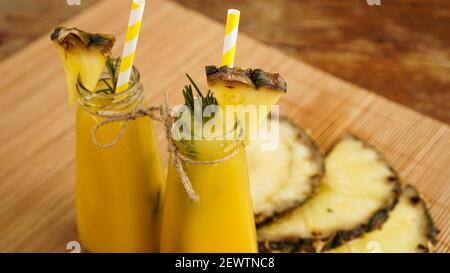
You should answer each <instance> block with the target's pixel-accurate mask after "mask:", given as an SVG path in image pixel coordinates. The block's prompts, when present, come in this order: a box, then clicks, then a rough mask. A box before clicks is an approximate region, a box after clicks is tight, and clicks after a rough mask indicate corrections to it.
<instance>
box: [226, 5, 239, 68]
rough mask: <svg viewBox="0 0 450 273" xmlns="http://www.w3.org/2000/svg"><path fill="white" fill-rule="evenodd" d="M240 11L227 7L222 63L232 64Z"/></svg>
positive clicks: (230, 65)
mask: <svg viewBox="0 0 450 273" xmlns="http://www.w3.org/2000/svg"><path fill="white" fill-rule="evenodd" d="M240 15H241V12H240V11H239V10H237V9H229V10H228V14H227V23H226V26H225V39H224V41H223V50H222V65H226V66H228V67H233V66H234V56H235V54H236V43H237V37H238V31H239V17H240Z"/></svg>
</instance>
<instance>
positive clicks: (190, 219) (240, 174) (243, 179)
mask: <svg viewBox="0 0 450 273" xmlns="http://www.w3.org/2000/svg"><path fill="white" fill-rule="evenodd" d="M176 144H177V146H178V148H179V150H180V152H182V153H183V154H184V155H186V156H189V157H191V158H193V159H194V160H196V161H210V160H215V159H220V158H224V157H226V156H227V155H230V154H231V153H232V152H233V151H235V150H236V149H240V150H239V151H238V153H237V154H236V155H234V156H233V157H231V158H229V159H227V160H225V161H223V162H220V163H217V164H212V165H196V164H191V163H186V162H185V163H183V165H184V169H185V171H186V173H187V175H188V177H189V179H190V181H191V184H192V186H193V188H194V190H195V191H196V193H197V194H198V196H199V198H200V200H199V201H198V202H194V201H192V200H190V199H189V197H188V195H187V194H186V192H185V190H184V187H183V185H182V184H181V183H180V181H179V177H178V174H177V173H176V171H175V169H174V167H173V166H172V164H171V163H169V169H168V177H167V189H166V197H165V202H164V209H163V216H162V235H161V252H257V241H256V232H255V223H254V219H253V209H252V203H251V195H250V188H249V180H248V173H247V162H246V153H245V149H244V148H243V147H242V146H241V145H243V143H242V140H217V141H211V140H204V139H201V140H192V141H188V142H184V141H177V142H176ZM170 162H171V160H170Z"/></svg>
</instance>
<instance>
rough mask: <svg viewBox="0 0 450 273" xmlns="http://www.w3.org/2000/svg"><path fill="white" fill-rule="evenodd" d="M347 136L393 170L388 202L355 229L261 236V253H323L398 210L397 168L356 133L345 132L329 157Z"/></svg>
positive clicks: (379, 224) (385, 219)
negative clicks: (294, 235) (269, 236)
mask: <svg viewBox="0 0 450 273" xmlns="http://www.w3.org/2000/svg"><path fill="white" fill-rule="evenodd" d="M346 139H352V140H355V141H359V142H361V143H362V144H363V146H364V147H365V148H367V149H371V150H373V151H375V152H376V154H377V161H379V162H382V163H383V164H385V165H386V166H387V167H388V169H389V170H390V171H391V175H390V176H389V177H387V181H386V182H388V184H389V185H390V186H391V187H392V191H391V192H390V196H388V197H387V198H386V200H385V202H384V205H383V206H382V207H381V208H379V209H378V210H377V211H375V212H374V213H373V214H372V215H371V216H370V217H369V218H368V219H367V220H364V219H362V220H361V224H358V225H357V226H354V227H352V228H346V229H339V230H336V231H335V232H333V233H331V234H326V235H323V234H320V232H317V234H314V236H311V237H289V238H280V240H267V239H260V238H259V241H258V247H259V251H260V252H284V253H286V252H323V251H326V250H329V249H332V248H336V247H338V246H341V245H343V244H344V243H346V242H348V241H350V240H353V239H355V238H358V237H361V236H362V235H363V234H365V233H368V232H370V231H373V230H376V229H379V228H381V227H382V226H383V224H384V223H385V222H386V221H387V219H388V216H389V212H390V211H391V210H392V209H394V207H395V205H396V204H397V202H398V200H399V195H400V192H401V182H400V179H399V178H398V175H397V174H396V173H395V171H394V170H393V168H392V167H391V166H390V165H389V164H388V163H387V161H386V160H385V158H384V156H383V155H382V154H381V153H380V152H379V151H378V150H377V149H376V148H374V147H373V146H371V145H369V144H367V143H365V142H364V141H363V140H361V139H359V138H358V137H356V136H354V135H352V134H347V135H345V136H344V137H342V138H341V139H340V140H339V141H338V142H337V143H336V144H335V145H333V147H332V148H331V149H330V150H329V151H328V153H327V157H328V156H329V155H330V154H331V153H332V152H333V150H334V149H335V147H337V145H339V144H340V143H341V142H342V141H345V140H346ZM325 161H326V160H325ZM325 176H326V175H325ZM319 191H320V190H319ZM307 204H308V203H307ZM294 211H295V209H294ZM291 213H292V212H291ZM289 214H290V213H288V214H287V215H285V217H286V216H289ZM280 219H283V218H280ZM263 227H264V226H263ZM302 228H304V227H302Z"/></svg>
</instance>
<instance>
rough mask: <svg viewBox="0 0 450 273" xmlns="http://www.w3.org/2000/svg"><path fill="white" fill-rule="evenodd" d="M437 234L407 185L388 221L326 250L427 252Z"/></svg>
mask: <svg viewBox="0 0 450 273" xmlns="http://www.w3.org/2000/svg"><path fill="white" fill-rule="evenodd" d="M438 234H439V230H438V228H437V227H436V225H435V224H434V221H433V219H432V218H431V214H430V213H429V211H428V209H427V206H426V204H425V201H424V200H423V199H422V198H421V197H420V194H419V192H418V191H417V189H416V188H414V186H412V185H407V186H406V187H405V188H404V189H403V191H402V193H401V195H400V200H399V203H398V204H397V205H396V207H395V208H394V209H393V210H392V212H390V217H389V219H388V221H387V222H386V223H385V224H384V225H383V227H382V228H381V229H379V230H375V231H373V232H370V233H367V234H366V235H365V236H364V237H361V238H358V239H355V240H353V241H350V242H347V243H346V244H344V245H342V246H340V247H338V248H336V249H331V250H330V251H327V252H331V253H340V252H341V253H342V252H343V253H370V252H385V253H387V252H389V253H429V252H432V250H433V246H434V245H435V244H436V243H437V236H438ZM371 243H372V247H371ZM373 243H375V244H376V245H373ZM377 248H379V249H377Z"/></svg>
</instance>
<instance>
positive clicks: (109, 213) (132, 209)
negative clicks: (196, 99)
mask: <svg viewBox="0 0 450 273" xmlns="http://www.w3.org/2000/svg"><path fill="white" fill-rule="evenodd" d="M100 83H102V82H100ZM104 85H105V84H104V83H102V84H99V85H98V86H97V91H98V90H100V89H103V88H104V87H105V86H104ZM78 93H79V96H78V97H79V105H78V107H77V114H76V141H77V143H76V146H77V148H76V154H77V159H76V164H77V172H76V173H77V182H76V192H77V194H76V205H77V225H78V233H79V237H80V240H81V243H82V245H83V247H84V248H85V249H86V250H87V251H91V252H156V251H158V248H159V244H158V241H159V227H158V223H159V212H160V205H161V197H162V196H163V190H164V178H163V172H162V168H161V164H160V158H159V154H158V147H157V143H156V139H155V134H154V131H153V126H152V123H151V121H150V119H149V118H147V117H145V118H138V119H137V120H133V121H129V124H128V127H127V129H126V131H125V133H124V135H123V136H122V138H121V139H120V140H119V141H118V142H117V143H116V144H115V145H113V146H112V147H110V148H99V147H97V146H96V145H95V144H93V142H92V135H91V131H92V128H93V127H94V126H95V125H96V124H98V123H99V122H100V121H101V120H102V118H100V117H98V116H96V115H95V114H94V113H95V111H97V110H108V111H113V112H116V111H117V112H120V111H128V110H129V109H132V108H133V107H136V105H137V104H140V103H142V99H143V89H142V85H141V84H140V83H139V74H138V72H137V70H134V71H133V75H132V78H131V83H130V88H129V89H128V90H126V91H124V92H121V93H119V94H104V93H100V92H97V93H92V92H90V91H88V90H84V88H83V87H82V86H80V85H79V86H78ZM121 128H122V123H120V122H116V123H111V124H108V125H106V126H104V127H102V128H101V129H99V130H98V134H97V140H98V142H99V143H110V142H111V141H112V140H113V139H114V138H115V137H116V136H117V135H118V133H119V131H120V129H121Z"/></svg>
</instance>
